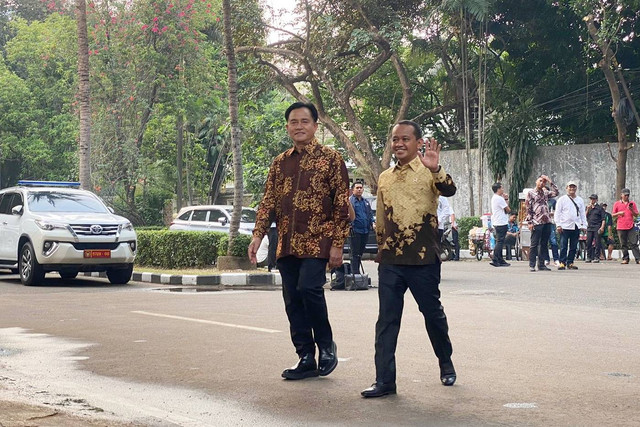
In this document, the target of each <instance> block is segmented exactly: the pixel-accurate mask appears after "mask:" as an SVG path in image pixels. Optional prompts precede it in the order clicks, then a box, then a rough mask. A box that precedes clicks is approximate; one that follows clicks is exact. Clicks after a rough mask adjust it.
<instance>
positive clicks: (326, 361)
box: [318, 341, 338, 377]
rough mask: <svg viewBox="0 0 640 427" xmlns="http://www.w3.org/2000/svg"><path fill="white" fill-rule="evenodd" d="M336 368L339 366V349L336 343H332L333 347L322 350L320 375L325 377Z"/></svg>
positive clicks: (319, 364)
mask: <svg viewBox="0 0 640 427" xmlns="http://www.w3.org/2000/svg"><path fill="white" fill-rule="evenodd" d="M336 366H338V347H337V346H336V343H335V342H333V341H331V347H329V348H321V349H320V356H319V357H318V373H319V374H320V376H321V377H325V376H327V375H329V374H330V373H331V372H333V370H334V369H336Z"/></svg>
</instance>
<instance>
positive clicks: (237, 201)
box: [222, 0, 244, 256]
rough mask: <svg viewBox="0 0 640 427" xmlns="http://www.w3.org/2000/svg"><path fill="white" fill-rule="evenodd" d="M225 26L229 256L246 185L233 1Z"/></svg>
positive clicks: (226, 5) (226, 1)
mask: <svg viewBox="0 0 640 427" xmlns="http://www.w3.org/2000/svg"><path fill="white" fill-rule="evenodd" d="M222 14H223V24H224V48H225V54H226V56H227V71H228V73H227V80H228V82H229V119H230V122H231V151H232V153H233V181H234V185H233V213H232V215H231V224H230V227H229V248H228V250H227V256H231V255H232V254H233V246H234V241H235V237H236V236H237V235H238V229H239V228H240V217H241V215H242V196H243V193H244V184H243V182H242V150H241V146H240V130H239V129H238V69H237V65H236V54H235V51H234V50H233V35H232V32H231V1H230V0H223V1H222Z"/></svg>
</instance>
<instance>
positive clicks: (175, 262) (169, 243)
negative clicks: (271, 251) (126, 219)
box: [136, 229, 251, 268]
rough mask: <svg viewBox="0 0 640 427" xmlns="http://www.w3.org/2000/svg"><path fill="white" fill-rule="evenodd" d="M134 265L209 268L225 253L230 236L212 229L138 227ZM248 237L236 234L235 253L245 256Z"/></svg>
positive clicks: (235, 254)
mask: <svg viewBox="0 0 640 427" xmlns="http://www.w3.org/2000/svg"><path fill="white" fill-rule="evenodd" d="M136 232H137V233H138V254H137V256H136V264H138V265H146V266H149V267H160V268H191V267H211V266H212V265H214V264H215V263H216V261H217V259H218V256H220V255H226V254H227V247H228V245H229V235H228V234H227V233H221V232H215V231H169V230H167V229H161V230H148V229H145V230H140V229H137V231H136ZM250 243H251V236H248V235H245V234H239V235H238V236H237V237H236V245H235V248H234V251H233V254H232V255H234V256H241V257H247V250H248V248H249V244H250Z"/></svg>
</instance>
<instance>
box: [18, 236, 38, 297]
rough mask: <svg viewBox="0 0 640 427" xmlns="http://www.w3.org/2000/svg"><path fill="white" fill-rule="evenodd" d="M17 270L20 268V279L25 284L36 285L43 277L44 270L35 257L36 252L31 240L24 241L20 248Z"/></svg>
mask: <svg viewBox="0 0 640 427" xmlns="http://www.w3.org/2000/svg"><path fill="white" fill-rule="evenodd" d="M18 270H20V281H21V282H22V284H23V285H25V286H34V285H37V284H39V283H40V282H42V280H43V279H44V270H43V268H42V266H41V265H40V264H39V263H38V260H37V259H36V252H35V251H34V250H33V245H32V244H31V242H26V243H25V244H24V245H22V248H21V249H20V258H19V259H18Z"/></svg>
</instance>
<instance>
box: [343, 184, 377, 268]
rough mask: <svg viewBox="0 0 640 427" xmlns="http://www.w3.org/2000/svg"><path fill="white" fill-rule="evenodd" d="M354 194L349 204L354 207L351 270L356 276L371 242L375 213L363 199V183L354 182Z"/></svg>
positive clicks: (352, 187)
mask: <svg viewBox="0 0 640 427" xmlns="http://www.w3.org/2000/svg"><path fill="white" fill-rule="evenodd" d="M351 189H352V191H353V194H352V195H351V197H349V202H350V203H351V206H353V210H354V212H355V215H356V217H355V219H354V220H353V222H352V223H351V253H352V255H353V259H352V260H351V268H352V270H353V272H354V273H355V274H359V273H360V265H361V263H362V254H364V249H365V247H366V246H367V241H368V240H369V231H371V227H372V226H373V211H372V210H371V204H370V203H369V201H368V200H367V199H365V198H364V197H362V193H363V192H364V185H363V184H362V183H361V182H354V183H353V185H352V186H351Z"/></svg>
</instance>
